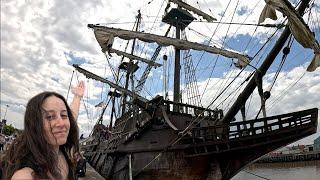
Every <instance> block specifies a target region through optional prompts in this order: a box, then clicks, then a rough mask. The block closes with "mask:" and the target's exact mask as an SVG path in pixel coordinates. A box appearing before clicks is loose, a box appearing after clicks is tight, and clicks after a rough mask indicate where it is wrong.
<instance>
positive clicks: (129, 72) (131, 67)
mask: <svg viewBox="0 0 320 180" xmlns="http://www.w3.org/2000/svg"><path fill="white" fill-rule="evenodd" d="M136 19H137V23H136V29H135V31H138V30H139V24H140V21H141V13H140V10H138V15H137V16H136ZM135 43H136V39H133V43H132V48H131V55H133V51H134V46H135ZM136 66H137V65H136V64H134V63H133V61H132V60H131V59H130V61H129V63H128V67H127V74H126V84H125V89H128V88H129V78H130V76H131V78H130V79H131V81H132V82H133V73H134V71H135V70H134V69H135V68H136ZM132 90H134V87H133V86H132ZM126 99H127V95H124V96H123V100H122V109H121V114H122V115H123V114H124V113H125V111H126V103H127V100H126Z"/></svg>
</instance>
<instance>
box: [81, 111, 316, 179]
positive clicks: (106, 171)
mask: <svg viewBox="0 0 320 180" xmlns="http://www.w3.org/2000/svg"><path fill="white" fill-rule="evenodd" d="M168 117H170V118H173V117H174V116H170V114H169V116H168ZM146 119H148V118H146ZM176 119H178V121H181V119H186V118H180V119H179V118H176ZM317 119H318V109H311V110H306V111H300V112H295V113H289V114H285V115H280V116H273V117H268V118H262V119H256V120H250V121H245V122H232V123H230V124H228V134H227V136H226V134H224V133H223V132H224V131H218V130H219V129H221V128H222V129H224V128H223V127H221V126H207V127H196V128H193V129H192V130H191V131H190V134H189V135H186V136H184V137H183V138H181V134H179V133H177V131H176V130H173V129H172V128H171V127H170V126H168V125H167V124H166V123H163V124H159V123H156V122H153V123H150V124H149V125H147V127H148V128H145V129H144V131H143V132H141V133H140V134H135V135H133V137H134V138H133V139H130V138H125V139H126V141H124V142H121V143H119V144H118V145H117V146H112V145H110V140H108V141H106V142H99V143H96V144H91V145H87V146H83V147H82V149H83V150H84V151H85V156H86V157H87V159H88V162H89V163H90V164H91V166H93V167H94V168H95V169H96V170H97V171H98V172H99V173H100V174H101V175H102V176H103V177H105V178H106V179H129V177H133V179H208V180H209V179H210V180H211V179H212V180H214V179H230V178H232V177H233V176H234V175H235V174H236V173H238V172H239V171H240V170H241V169H243V168H244V167H245V166H247V165H249V164H250V163H252V162H254V161H255V160H257V159H258V158H259V157H261V156H263V155H264V154H267V153H268V152H271V151H273V150H275V149H277V148H280V147H282V146H285V145H287V144H290V143H292V142H295V141H297V140H299V139H301V138H303V137H306V136H308V135H310V134H313V133H315V132H316V129H317ZM151 120H152V119H151ZM146 124H147V123H146ZM250 124H251V125H250ZM172 125H173V126H178V124H177V123H176V122H175V121H174V120H173V121H172ZM219 132H220V133H219ZM176 139H180V140H179V143H175V144H173V143H172V142H174V140H176Z"/></svg>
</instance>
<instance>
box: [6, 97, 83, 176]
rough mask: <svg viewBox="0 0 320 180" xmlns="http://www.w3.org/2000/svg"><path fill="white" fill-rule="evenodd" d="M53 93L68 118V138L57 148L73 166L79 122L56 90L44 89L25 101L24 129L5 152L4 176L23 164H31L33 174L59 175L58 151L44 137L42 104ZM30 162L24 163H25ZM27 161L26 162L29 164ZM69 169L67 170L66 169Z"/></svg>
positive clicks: (76, 150) (77, 148) (77, 146)
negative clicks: (65, 110) (62, 105)
mask: <svg viewBox="0 0 320 180" xmlns="http://www.w3.org/2000/svg"><path fill="white" fill-rule="evenodd" d="M50 96H56V97H57V98H59V99H61V100H62V101H63V102H64V104H65V106H66V108H67V113H68V117H69V121H70V129H69V135H68V138H67V142H66V143H65V144H64V145H61V146H60V150H61V151H62V152H63V153H64V154H65V155H66V159H67V162H68V165H69V166H71V168H72V169H74V168H75V165H76V164H75V163H76V162H75V161H74V159H73V154H74V153H75V152H78V151H79V141H78V135H79V131H78V126H77V124H76V121H75V119H74V117H73V115H72V112H71V110H70V107H69V106H68V104H67V101H66V100H65V98H64V97H63V96H61V95H60V94H58V93H55V92H43V93H40V94H38V95H36V96H34V97H33V98H31V99H30V100H29V102H28V104H27V107H26V112H25V115H24V131H23V133H22V134H21V135H20V136H19V137H18V138H17V139H16V140H15V141H14V142H13V143H12V145H11V146H10V147H9V149H8V151H7V153H6V155H5V164H6V165H5V167H6V168H5V169H6V171H5V173H4V178H5V179H7V178H11V177H12V175H13V173H14V172H15V171H17V170H19V169H21V168H23V167H30V163H31V166H33V167H31V168H34V169H33V170H34V174H33V176H34V177H35V178H48V172H49V173H50V174H51V175H52V176H53V177H55V178H57V179H61V178H60V177H61V176H60V171H59V168H58V155H57V154H56V152H54V149H53V148H52V145H50V144H49V143H48V142H47V140H46V135H45V130H44V123H43V113H42V105H43V103H44V101H45V100H46V99H47V98H48V97H50ZM26 162H27V163H29V164H25V163H26ZM28 165H29V166H28ZM69 172H70V171H69Z"/></svg>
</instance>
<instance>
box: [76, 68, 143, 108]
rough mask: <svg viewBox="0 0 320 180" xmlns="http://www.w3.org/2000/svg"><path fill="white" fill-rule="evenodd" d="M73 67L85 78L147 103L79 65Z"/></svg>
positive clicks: (138, 96)
mask: <svg viewBox="0 0 320 180" xmlns="http://www.w3.org/2000/svg"><path fill="white" fill-rule="evenodd" d="M73 67H74V68H76V70H77V71H79V72H80V73H82V74H84V75H85V76H86V77H87V78H91V79H94V80H97V81H100V82H103V83H106V84H109V86H110V87H112V88H114V89H116V90H118V91H120V92H122V93H124V94H127V95H129V96H131V97H133V98H135V99H138V100H140V101H142V102H147V101H148V100H147V99H146V98H144V97H142V96H140V95H138V94H136V93H134V92H132V91H130V90H128V89H125V88H122V87H120V86H118V85H117V84H115V83H113V82H111V81H109V80H107V79H106V78H103V77H100V76H98V75H96V74H93V73H92V72H90V71H87V70H85V69H83V68H81V67H79V65H77V64H73Z"/></svg>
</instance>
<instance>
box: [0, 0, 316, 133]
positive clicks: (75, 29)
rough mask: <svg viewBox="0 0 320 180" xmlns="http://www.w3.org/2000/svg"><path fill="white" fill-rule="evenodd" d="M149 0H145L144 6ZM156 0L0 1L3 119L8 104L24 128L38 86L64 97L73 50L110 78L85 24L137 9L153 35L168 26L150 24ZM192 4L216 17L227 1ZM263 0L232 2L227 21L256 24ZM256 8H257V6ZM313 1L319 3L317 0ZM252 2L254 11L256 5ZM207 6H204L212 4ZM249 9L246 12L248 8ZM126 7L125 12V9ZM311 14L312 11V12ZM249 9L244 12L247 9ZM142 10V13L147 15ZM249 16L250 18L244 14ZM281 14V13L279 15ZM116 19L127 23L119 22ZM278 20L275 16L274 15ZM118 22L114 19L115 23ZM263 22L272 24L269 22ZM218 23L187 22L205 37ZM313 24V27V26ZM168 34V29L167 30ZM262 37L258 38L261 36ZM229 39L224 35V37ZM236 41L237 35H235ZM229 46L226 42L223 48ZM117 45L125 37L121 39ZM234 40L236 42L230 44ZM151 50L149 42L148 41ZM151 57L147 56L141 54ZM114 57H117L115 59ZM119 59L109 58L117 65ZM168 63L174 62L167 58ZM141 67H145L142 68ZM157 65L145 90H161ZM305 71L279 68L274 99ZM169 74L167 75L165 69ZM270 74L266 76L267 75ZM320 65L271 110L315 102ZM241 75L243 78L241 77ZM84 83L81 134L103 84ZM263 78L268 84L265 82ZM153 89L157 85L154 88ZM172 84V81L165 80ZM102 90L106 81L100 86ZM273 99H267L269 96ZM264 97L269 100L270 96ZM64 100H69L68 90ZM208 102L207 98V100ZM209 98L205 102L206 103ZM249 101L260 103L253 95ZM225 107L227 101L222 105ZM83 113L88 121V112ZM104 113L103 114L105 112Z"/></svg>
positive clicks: (124, 17)
mask: <svg viewBox="0 0 320 180" xmlns="http://www.w3.org/2000/svg"><path fill="white" fill-rule="evenodd" d="M148 2H151V3H150V4H148ZM162 2H163V1H159V0H154V1H150V0H141V1H135V2H134V3H133V2H132V1H126V0H117V1H113V0H112V1H100V0H92V1H70V0H45V1H43V0H38V1H37V0H32V1H31V0H25V1H18V0H11V1H1V118H3V116H4V112H5V108H6V104H9V105H10V107H9V108H8V110H7V113H6V118H7V119H8V122H9V123H12V124H14V125H15V126H16V127H18V128H22V127H23V113H24V110H25V109H24V106H23V105H25V104H26V103H27V101H28V99H30V98H31V97H32V96H34V95H36V94H37V93H39V92H42V91H45V90H51V91H57V92H59V93H61V94H63V95H65V96H66V95H67V92H68V87H69V83H70V80H71V74H72V71H73V68H72V67H71V66H70V65H68V61H70V57H69V56H66V55H65V54H69V55H70V54H72V55H73V58H82V59H83V60H84V61H85V62H86V63H85V64H84V65H83V66H82V67H84V68H85V69H88V70H90V71H93V72H95V73H97V74H98V75H100V76H107V77H108V78H110V76H111V71H110V70H109V69H107V70H106V72H105V70H104V66H105V64H106V62H105V56H104V55H103V54H102V53H101V48H100V47H99V45H98V43H97V42H96V41H95V37H94V34H93V32H92V30H91V29H89V28H87V24H91V23H92V24H95V23H110V22H111V23H116V24H112V26H114V27H122V28H126V29H132V26H133V22H134V21H135V19H134V17H135V16H136V15H137V10H139V9H141V13H142V16H143V24H142V29H143V30H145V32H152V33H155V34H160V35H164V31H165V30H166V29H167V28H168V26H162V27H161V28H160V29H156V28H153V29H151V28H150V26H151V25H152V24H153V22H154V21H155V16H156V15H158V12H160V14H159V15H158V18H157V19H156V23H155V25H154V26H156V25H159V22H160V21H161V12H162V11H163V9H164V8H165V6H166V4H162ZM188 2H189V3H190V4H195V5H196V7H197V8H201V9H203V10H204V11H205V12H207V13H208V14H211V15H213V16H214V17H215V18H217V19H218V20H219V19H220V17H221V14H222V12H223V11H224V9H225V8H226V6H227V3H228V2H227V1H220V0H212V1H208V2H205V1H201V2H200V4H199V5H197V3H196V1H195V0H192V1H188ZM261 2H263V1H254V3H246V1H244V2H243V3H245V4H240V5H239V6H238V7H239V9H242V11H241V12H238V14H235V17H234V19H233V22H243V21H244V20H245V19H247V20H246V23H256V22H257V19H258V17H259V15H260V12H261V10H262V8H263V6H264V3H261ZM255 6H256V7H255ZM318 7H319V6H318ZM254 8H255V9H254ZM209 9H210V10H211V12H210V10H209ZM234 9H235V3H231V5H230V7H229V8H228V11H227V12H226V14H225V16H226V17H224V18H223V19H222V21H223V22H227V21H230V20H231V17H232V13H233V10H234ZM253 9H254V12H253V13H252V14H250V13H251V10H253ZM123 12H125V13H123ZM313 13H316V11H313ZM249 14H250V15H249ZM147 15H148V16H147ZM248 15H249V16H248ZM279 17H281V16H279ZM119 22H126V23H121V24H119ZM278 22H279V21H278ZM117 23H118V24H117ZM268 23H274V22H272V21H268ZM216 26H217V24H204V23H200V22H197V23H192V24H191V25H190V27H191V28H192V29H194V30H196V31H197V32H200V33H201V34H206V36H207V37H208V38H210V36H211V34H212V33H213V31H214V29H215V28H216ZM253 27H254V26H241V28H240V29H238V27H237V26H235V25H234V26H232V28H230V30H229V34H233V33H234V32H236V31H237V32H236V33H235V34H234V36H233V38H234V39H236V40H238V39H237V38H238V37H239V34H242V35H251V34H252V33H253V32H254V28H253ZM311 27H312V28H319V27H316V25H313V26H311ZM227 28H228V25H221V26H220V27H219V29H218V30H217V32H216V34H215V35H216V36H215V38H214V39H213V41H214V42H217V43H221V40H222V39H223V37H224V36H225V34H226V31H227ZM271 32H273V31H272V30H268V31H265V30H264V29H263V28H258V29H257V31H256V33H255V35H254V36H255V37H256V38H257V39H259V41H260V42H263V41H265V40H266V37H267V35H269V34H270V33H271ZM170 34H174V32H172V33H170ZM188 35H190V39H191V40H192V41H196V42H201V41H202V39H200V37H201V35H199V34H197V33H195V32H193V31H190V32H189V33H188ZM261 37H264V38H261ZM229 38H230V37H229ZM238 41H239V40H238ZM239 44H240V45H242V44H243V42H241V41H239V42H238V43H237V45H239ZM229 45H230V44H228V46H229ZM118 46H120V47H121V48H122V49H123V48H124V46H125V43H121V44H119V45H118ZM230 46H231V47H232V46H236V45H230ZM145 49H147V50H148V51H149V52H151V50H150V46H146V47H145ZM164 51H166V53H165V54H167V55H170V54H172V48H171V47H169V48H163V51H161V53H160V54H161V55H160V56H159V58H160V59H161V58H162V55H163V54H164ZM143 55H145V56H147V57H150V54H143ZM113 58H115V57H113ZM117 62H119V59H117V60H114V59H112V60H110V63H112V64H113V65H114V66H115V67H116V66H117ZM169 66H172V64H169ZM142 69H143V68H142ZM159 70H161V69H157V70H156V71H154V72H152V74H150V76H151V78H152V81H153V83H154V86H155V87H152V88H148V91H152V92H157V93H158V92H161V84H162V80H161V82H160V81H159V79H157V78H159V77H161V76H162V74H161V73H160V75H159V73H158V71H159ZM302 72H304V69H302V68H300V69H299V68H295V69H292V70H290V71H289V72H284V73H281V74H280V76H279V81H278V83H276V84H275V86H274V89H273V92H272V94H273V97H277V96H278V94H279V93H280V92H282V91H283V90H284V89H285V88H286V87H287V86H289V85H290V84H291V83H292V82H294V81H295V80H296V79H297V76H298V75H301V73H302ZM227 75H229V74H225V75H224V76H222V77H215V78H211V82H210V84H209V85H208V87H209V90H208V91H207V92H206V96H208V95H209V94H215V93H216V89H215V83H217V82H218V80H220V79H226V77H227ZM77 76H78V78H79V79H80V80H85V77H84V76H83V75H80V74H78V73H77ZM77 76H76V75H75V76H74V78H73V82H72V84H76V81H77V80H76V79H77V78H76V77H77ZM170 76H171V77H173V74H172V73H171V74H170ZM268 77H270V79H271V77H273V74H269V75H268V76H267V77H266V78H267V79H268ZM319 77H320V75H319V71H317V72H315V73H313V74H311V73H307V74H306V75H305V76H304V77H303V78H302V79H301V80H300V81H299V83H298V84H296V85H295V86H293V88H292V89H291V90H290V92H287V93H286V94H285V96H283V97H282V98H281V99H280V100H279V101H277V103H275V105H274V108H273V109H271V110H272V112H274V113H284V112H287V111H288V110H289V111H295V110H300V109H303V108H309V107H314V106H316V107H320V105H319V102H320V99H319V97H318V96H317V95H316V94H317V92H319V79H320V78H319ZM243 78H244V77H243ZM85 82H87V83H88V84H87V87H88V90H89V91H88V93H87V94H86V95H85V99H88V100H89V99H90V101H88V103H85V104H86V107H87V110H86V109H85V108H84V106H82V108H81V112H80V114H81V115H80V120H79V124H80V126H81V127H80V129H81V131H83V132H85V133H86V134H88V133H89V129H90V128H91V127H92V126H93V124H94V123H95V122H94V121H95V120H94V119H97V117H98V115H99V112H100V109H97V108H95V107H94V105H95V104H97V103H98V102H100V101H101V100H103V99H101V98H100V93H101V88H95V86H96V85H97V83H96V82H93V81H92V80H89V81H87V80H85ZM266 83H270V82H269V80H268V81H266ZM199 85H200V88H202V89H200V92H202V90H203V88H204V85H205V82H204V81H202V82H200V83H199ZM155 88H157V89H155ZM169 88H172V83H171V84H169ZM104 90H105V91H106V87H105V86H104ZM273 97H272V98H273ZM272 98H271V99H270V100H269V101H270V102H272V101H273V99H272ZM68 100H69V101H70V100H71V98H70V95H69V99H68ZM208 102H209V101H208ZM208 102H204V103H205V104H206V103H207V104H208ZM253 103H258V101H255V102H253ZM223 106H226V104H224V105H223ZM87 111H88V114H89V119H88V116H87ZM105 118H108V117H107V115H106V117H105Z"/></svg>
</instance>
